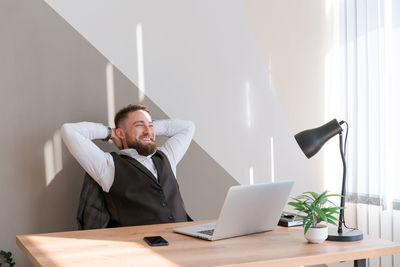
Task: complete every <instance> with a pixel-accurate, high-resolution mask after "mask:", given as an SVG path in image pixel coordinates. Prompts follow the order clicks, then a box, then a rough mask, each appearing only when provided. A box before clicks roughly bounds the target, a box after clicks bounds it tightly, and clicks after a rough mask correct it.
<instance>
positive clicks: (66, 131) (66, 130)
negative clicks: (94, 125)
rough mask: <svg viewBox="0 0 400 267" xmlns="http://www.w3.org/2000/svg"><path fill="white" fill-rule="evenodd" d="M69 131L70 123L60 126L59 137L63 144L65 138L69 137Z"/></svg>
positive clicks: (70, 129)
mask: <svg viewBox="0 0 400 267" xmlns="http://www.w3.org/2000/svg"><path fill="white" fill-rule="evenodd" d="M71 131H72V123H64V124H63V125H62V126H61V129H60V132H61V137H62V139H63V140H64V142H65V140H66V138H67V137H68V136H69V135H70V133H71Z"/></svg>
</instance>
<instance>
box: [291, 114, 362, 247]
mask: <svg viewBox="0 0 400 267" xmlns="http://www.w3.org/2000/svg"><path fill="white" fill-rule="evenodd" d="M343 123H346V122H345V121H341V122H340V123H339V122H338V121H337V120H336V119H333V120H331V121H330V122H328V123H326V124H324V125H322V126H321V127H318V128H315V129H310V130H305V131H302V132H300V133H298V134H296V135H295V136H294V137H295V138H296V141H297V143H298V144H299V146H300V148H301V149H302V150H303V152H304V154H305V155H306V156H307V158H311V157H312V156H314V155H315V154H317V152H318V151H319V150H320V149H321V148H322V146H323V145H324V144H325V142H326V141H328V140H329V139H331V138H332V137H333V136H335V135H337V134H339V137H340V139H339V141H340V143H339V146H340V155H341V156H342V162H343V180H342V197H341V199H340V206H341V207H342V209H341V210H340V214H339V225H338V229H337V231H336V230H335V229H329V234H328V240H331V241H357V240H361V239H363V234H362V232H361V231H360V230H358V229H356V228H347V226H346V223H345V221H344V206H345V198H346V161H345V150H346V141H345V144H344V145H343V137H342V131H343V129H342V127H341V126H340V125H342V124H343ZM346 125H347V123H346ZM347 131H348V127H346V140H347ZM343 224H344V226H345V229H343V228H342V225H343Z"/></svg>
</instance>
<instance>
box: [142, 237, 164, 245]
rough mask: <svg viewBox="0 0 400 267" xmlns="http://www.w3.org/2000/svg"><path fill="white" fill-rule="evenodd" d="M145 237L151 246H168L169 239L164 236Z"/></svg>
mask: <svg viewBox="0 0 400 267" xmlns="http://www.w3.org/2000/svg"><path fill="white" fill-rule="evenodd" d="M143 239H144V241H146V242H147V244H149V245H150V246H168V241H167V240H165V239H164V238H162V236H145V237H144V238H143Z"/></svg>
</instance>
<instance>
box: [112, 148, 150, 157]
mask: <svg viewBox="0 0 400 267" xmlns="http://www.w3.org/2000/svg"><path fill="white" fill-rule="evenodd" d="M155 153H156V152H154V153H153V154H150V155H148V156H142V155H140V154H139V153H138V152H137V151H136V149H134V148H127V149H122V150H120V151H118V154H120V155H125V156H129V157H132V158H147V159H151V157H152V156H153V155H154V154H155Z"/></svg>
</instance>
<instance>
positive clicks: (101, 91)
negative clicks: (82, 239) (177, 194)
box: [0, 0, 237, 266]
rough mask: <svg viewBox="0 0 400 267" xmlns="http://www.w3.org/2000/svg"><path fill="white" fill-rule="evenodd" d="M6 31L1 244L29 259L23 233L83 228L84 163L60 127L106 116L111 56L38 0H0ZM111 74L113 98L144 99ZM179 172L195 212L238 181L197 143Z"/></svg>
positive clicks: (157, 111)
mask: <svg viewBox="0 0 400 267" xmlns="http://www.w3.org/2000/svg"><path fill="white" fill-rule="evenodd" d="M3 25H8V26H7V27H2V26H3ZM0 35H1V36H3V37H4V38H2V47H3V49H1V50H0V58H2V64H1V65H0V81H1V83H0V92H1V94H2V96H3V97H1V98H0V112H1V114H3V115H4V116H1V117H0V123H1V125H3V126H5V128H6V129H7V130H6V131H2V136H1V137H2V138H0V147H1V149H2V153H1V154H0V177H1V179H0V201H1V205H2V212H1V213H0V236H1V239H0V248H1V249H5V250H10V251H12V252H13V254H14V255H15V261H16V262H17V264H18V265H20V266H29V263H28V262H27V259H26V258H25V257H24V256H23V254H22V252H21V251H20V250H19V249H18V248H17V246H16V244H15V236H16V235H21V234H30V233H41V232H54V231H66V230H75V229H77V223H76V219H75V217H76V210H77V206H78V199H79V193H80V189H81V186H82V182H83V175H84V171H83V169H82V168H81V167H80V166H79V164H78V162H77V161H76V160H75V159H74V158H73V157H72V156H71V154H70V153H69V152H68V151H67V149H66V147H65V146H64V145H63V144H62V143H60V138H59V136H58V134H57V131H58V130H59V129H60V127H61V125H62V124H63V123H65V122H78V121H94V122H101V123H104V124H107V122H108V116H109V115H108V114H109V108H108V107H109V106H110V105H109V104H108V102H109V100H110V99H109V98H110V96H108V95H109V94H107V79H106V75H107V74H106V73H107V72H106V68H107V67H106V66H107V64H108V61H107V60H106V59H105V58H104V57H103V56H102V55H101V54H100V53H99V52H98V51H97V50H96V49H95V48H94V47H92V46H91V45H90V44H89V43H88V42H87V41H86V40H85V39H84V38H83V37H82V36H80V35H79V34H78V33H77V32H76V31H75V30H74V29H73V28H72V27H71V26H70V25H69V24H68V23H66V22H65V21H64V20H63V19H62V18H61V17H60V16H59V15H57V14H56V13H55V12H54V11H53V10H52V9H51V8H49V7H48V6H47V5H46V4H45V3H44V2H42V1H39V0H29V1H27V0H17V1H15V0H5V1H1V2H0ZM113 74H114V75H113V83H114V84H113V87H112V88H113V91H114V92H113V97H115V100H114V101H115V103H114V105H115V107H116V108H117V109H118V108H120V107H122V106H124V105H127V104H129V103H136V102H139V97H140V94H139V92H138V89H137V87H136V86H135V85H133V84H132V83H131V82H130V81H129V80H128V79H127V78H126V77H125V76H124V75H122V74H121V73H120V72H119V71H117V70H115V69H114V73H113ZM107 96H108V97H107ZM171 101H173V100H171ZM111 102H112V101H111ZM142 103H143V104H145V105H147V106H149V108H150V110H151V111H152V116H153V119H162V118H167V115H166V114H165V113H164V112H163V111H162V110H161V108H159V107H158V106H157V105H156V104H155V103H153V102H151V100H149V99H147V98H146V97H145V98H144V99H143V102H142ZM183 112H184V111H182V113H183ZM98 145H99V146H100V147H101V148H103V149H105V150H107V151H110V150H113V149H115V148H114V146H113V145H111V144H105V143H103V142H98ZM177 176H178V181H179V183H180V186H181V191H182V194H183V197H184V200H185V203H186V206H187V209H188V211H189V213H190V214H191V215H192V217H193V218H194V219H209V218H216V217H217V215H218V213H219V209H220V207H221V206H222V201H223V198H224V196H225V192H226V191H227V189H228V188H229V186H231V185H235V184H237V182H236V181H235V179H233V178H232V177H231V176H230V175H229V174H228V173H227V172H226V171H225V170H224V169H223V168H222V167H221V166H219V165H218V164H217V163H216V162H215V161H214V160H213V159H212V158H211V157H210V156H209V155H208V154H207V153H206V151H204V150H203V149H202V148H200V146H199V145H198V144H197V143H195V142H193V143H192V145H191V146H190V148H189V150H188V152H187V155H186V156H185V157H184V159H183V160H182V162H181V163H180V164H179V165H178V170H177ZM210 184H211V185H213V187H212V188H211V187H210V186H209V185H210Z"/></svg>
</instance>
